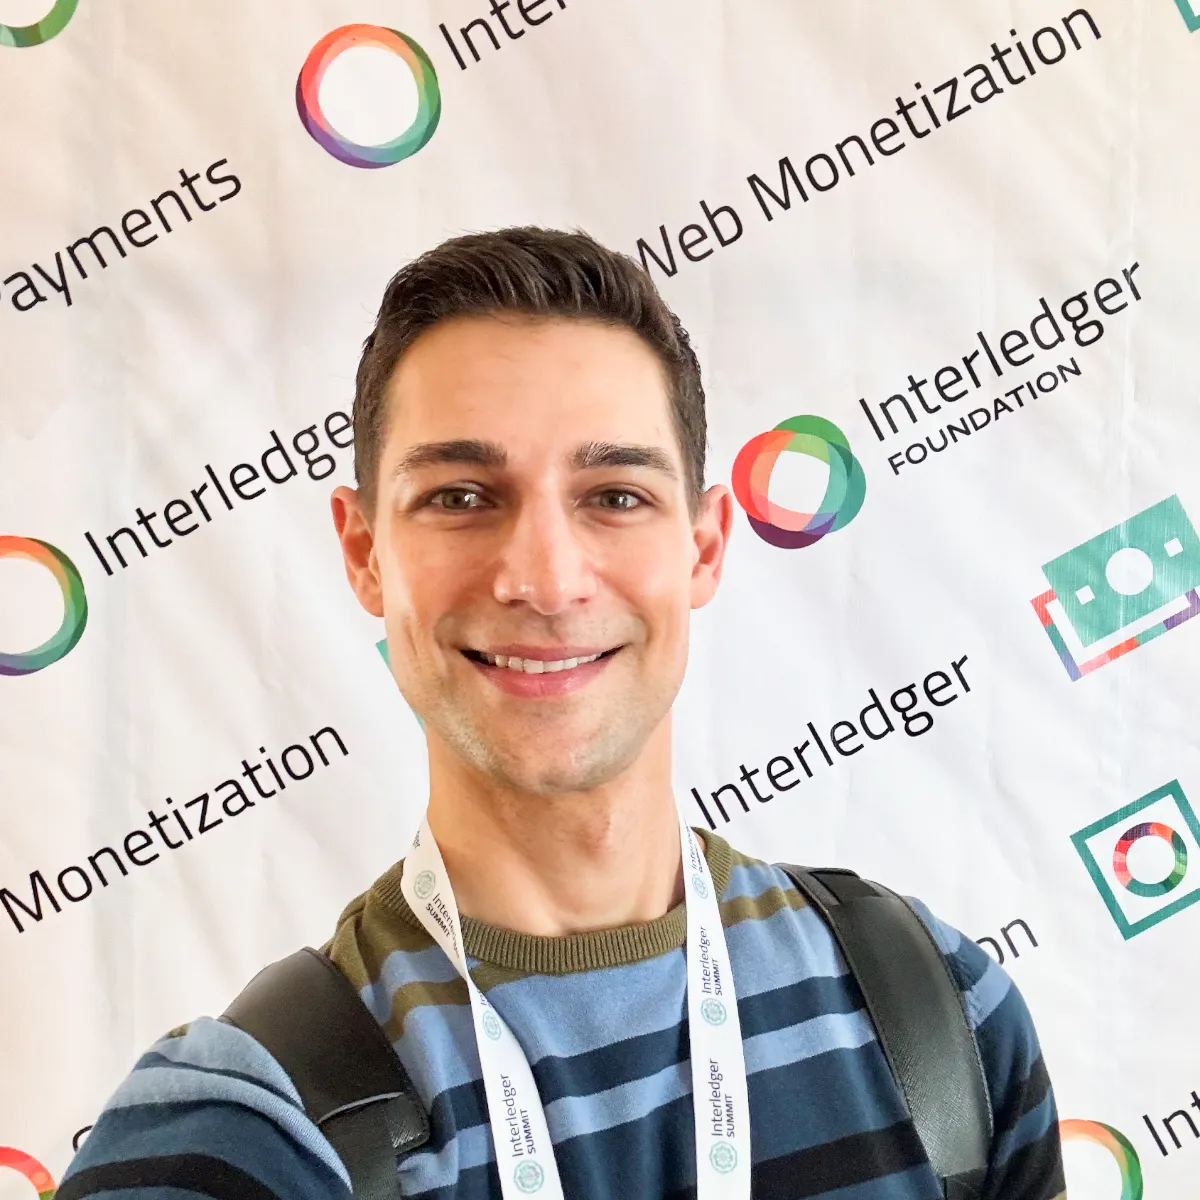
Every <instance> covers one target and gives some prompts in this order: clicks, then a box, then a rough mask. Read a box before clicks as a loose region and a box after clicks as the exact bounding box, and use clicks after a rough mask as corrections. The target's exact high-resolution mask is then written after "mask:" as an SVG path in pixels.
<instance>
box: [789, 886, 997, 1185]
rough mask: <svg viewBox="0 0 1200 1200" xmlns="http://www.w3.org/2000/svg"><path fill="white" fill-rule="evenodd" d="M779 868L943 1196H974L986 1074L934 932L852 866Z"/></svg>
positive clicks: (979, 1175) (986, 1132) (984, 1141)
mask: <svg viewBox="0 0 1200 1200" xmlns="http://www.w3.org/2000/svg"><path fill="white" fill-rule="evenodd" d="M780 867H781V869H782V870H784V871H786V872H787V874H788V876H789V877H790V878H791V879H792V881H793V882H794V883H795V884H796V887H797V888H799V890H800V892H801V894H802V895H804V896H805V897H807V899H808V900H809V902H810V903H811V904H812V905H813V907H814V908H815V909H816V910H817V911H818V912H819V913H820V914H821V916H822V917H824V918H825V921H826V923H827V924H828V925H829V928H830V930H831V931H832V933H833V936H834V938H835V939H836V941H837V943H838V946H839V947H840V948H841V951H842V956H843V957H844V958H845V960H846V965H847V966H848V967H849V968H850V971H851V973H852V974H853V975H854V977H855V979H856V980H857V981H858V986H859V989H860V990H861V991H862V994H863V999H864V1000H865V1002H866V1007H867V1012H868V1013H869V1014H870V1017H871V1020H872V1022H873V1023H874V1025H875V1032H876V1033H877V1034H878V1036H879V1042H880V1045H881V1046H882V1047H883V1053H884V1055H885V1056H886V1058H887V1061H888V1064H889V1065H890V1066H891V1068H892V1073H893V1074H894V1075H895V1076H896V1081H897V1082H898V1083H899V1085H900V1090H901V1091H902V1092H903V1094H904V1099H905V1100H906V1102H907V1104H908V1111H909V1113H910V1114H911V1116H912V1120H913V1125H914V1126H915V1127H916V1131H917V1136H918V1137H919V1138H920V1139H921V1144H922V1145H923V1146H924V1148H925V1153H926V1154H927V1155H928V1157H929V1161H930V1163H932V1164H933V1169H934V1171H935V1172H936V1174H937V1175H938V1176H939V1178H940V1179H941V1180H942V1186H943V1188H944V1190H945V1195H946V1196H947V1197H948V1198H949V1200H972V1198H974V1197H977V1196H979V1195H980V1192H981V1189H982V1187H983V1182H984V1178H985V1176H986V1174H987V1166H988V1154H989V1151H990V1148H991V1142H992V1129H993V1126H992V1110H991V1102H990V1099H989V1097H988V1089H987V1078H986V1076H985V1075H984V1073H983V1063H982V1061H981V1059H980V1057H979V1047H978V1045H977V1044H976V1041H975V1035H974V1033H973V1032H972V1030H971V1027H970V1025H969V1024H968V1023H967V1018H966V1013H965V1012H964V1011H963V1006H962V1000H961V997H960V995H959V990H958V986H957V984H956V983H955V981H954V978H953V976H952V975H951V974H950V968H949V967H948V966H947V964H946V960H945V959H944V958H943V957H942V953H941V951H940V950H939V949H938V946H937V943H936V942H935V941H934V940H933V936H932V935H931V934H930V932H929V930H928V929H927V928H926V926H925V923H924V922H923V921H922V920H921V918H920V917H918V916H917V914H916V913H915V912H914V911H913V909H912V908H911V907H910V905H909V904H908V903H907V902H906V901H905V900H904V899H903V898H902V897H900V896H897V895H896V894H895V893H894V892H891V891H888V889H886V888H884V887H881V886H880V885H879V884H875V883H871V882H870V881H868V880H865V879H861V878H859V876H858V875H856V874H855V873H854V872H853V871H847V870H843V869H840V868H831V869H828V870H810V869H807V868H805V867H795V866H788V865H786V864H783V863H781V864H780Z"/></svg>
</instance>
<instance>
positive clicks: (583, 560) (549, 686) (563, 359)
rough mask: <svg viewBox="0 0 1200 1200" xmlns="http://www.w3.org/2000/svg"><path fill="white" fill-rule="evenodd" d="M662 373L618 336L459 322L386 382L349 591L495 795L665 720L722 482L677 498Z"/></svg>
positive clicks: (542, 785) (353, 531) (562, 788)
mask: <svg viewBox="0 0 1200 1200" xmlns="http://www.w3.org/2000/svg"><path fill="white" fill-rule="evenodd" d="M685 481H686V472H685V469H684V463H683V459H682V455H681V451H680V447H679V444H678V440H677V438H676V436H675V432H674V428H673V425H672V422H671V414H670V404H669V399H668V394H667V386H666V382H665V378H664V374H663V371H662V368H661V366H660V364H659V361H658V359H657V357H656V356H655V354H654V353H653V351H652V350H651V349H650V348H649V347H648V346H646V345H645V344H644V343H643V342H642V341H641V339H640V338H639V337H638V336H637V335H636V334H634V333H633V332H631V331H629V330H627V329H623V328H614V327H610V326H606V325H603V324H600V323H598V322H590V321H581V320H546V321H531V320H525V319H514V318H509V317H505V318H491V317H488V318H460V319H456V320H454V321H449V322H445V323H443V324H441V325H438V326H436V327H434V328H433V329H431V330H430V331H428V332H427V333H425V334H423V335H422V336H421V337H420V338H419V339H418V340H417V341H416V342H415V343H414V344H413V345H412V347H411V348H410V349H409V350H408V351H407V352H406V353H405V354H404V355H403V357H402V358H401V360H400V362H399V363H398V365H397V368H396V371H395V374H394V375H393V378H392V380H391V383H390V385H389V394H388V421H387V435H386V440H385V442H384V445H383V447H382V451H381V455H380V462H379V470H378V487H377V491H376V503H375V507H374V511H373V513H370V514H366V513H361V512H360V511H359V510H358V499H357V494H356V493H354V492H353V491H351V490H350V489H345V488H339V489H338V491H337V492H335V494H334V502H333V503H334V514H335V520H336V522H337V524H338V529H339V534H340V536H341V538H342V543H343V549H344V551H345V556H346V564H347V571H348V574H349V576H350V579H351V582H352V584H353V585H354V587H355V591H356V592H357V594H358V596H359V599H360V601H361V602H362V603H363V605H364V607H366V608H367V609H368V611H370V612H373V613H375V614H376V615H382V616H383V617H384V620H385V626H386V630H387V643H388V653H389V658H390V661H391V666H392V671H393V673H394V675H395V677H396V681H397V683H398V684H399V686H400V689H401V691H402V692H403V694H404V697H405V699H406V700H407V701H408V703H409V704H410V705H411V706H412V708H413V709H414V710H415V711H416V712H417V713H418V715H419V716H420V717H421V718H422V719H423V721H424V723H425V729H426V734H427V736H429V737H430V739H431V742H436V741H438V740H440V741H441V742H442V743H443V744H444V745H445V746H446V747H448V748H449V749H450V750H451V751H453V752H454V753H455V754H457V755H458V756H459V758H461V759H463V760H465V762H466V763H467V764H469V765H470V766H471V767H473V768H474V769H476V770H477V771H479V772H481V773H483V774H484V775H485V776H486V777H488V778H489V779H491V780H492V781H493V782H494V783H496V784H497V785H499V786H502V787H506V788H514V789H517V790H520V791H526V792H533V793H543V794H548V793H560V792H573V791H580V790H585V789H588V788H593V787H596V786H598V785H600V784H602V783H604V782H606V781H608V780H609V779H611V778H613V777H614V776H615V775H617V774H618V773H619V772H621V771H622V770H624V769H625V768H626V767H627V766H629V765H630V764H631V763H632V762H633V761H634V760H635V759H636V758H637V757H638V755H639V754H640V753H641V751H642V750H643V748H644V747H645V746H646V744H647V742H648V741H649V740H650V739H651V738H652V737H653V736H654V735H655V734H656V732H660V733H661V735H663V736H665V734H666V730H667V726H666V717H667V714H668V712H669V709H670V707H671V704H672V701H673V700H674V697H675V694H676V692H677V691H678V689H679V685H680V682H681V680H682V678H683V672H684V666H685V662H686V659H687V644H688V622H689V614H690V611H691V609H693V608H697V607H699V606H701V605H703V604H705V603H707V602H708V600H709V599H711V597H712V595H713V593H714V591H715V589H716V585H717V581H718V579H719V576H720V570H721V561H722V557H723V554H724V548H725V543H726V539H727V537H728V533H729V525H730V522H731V505H730V501H729V496H728V492H727V491H726V489H724V488H719V487H718V488H712V489H710V491H709V492H708V493H707V494H706V495H705V497H704V498H703V500H702V502H701V505H700V508H699V511H698V512H697V513H695V514H693V513H691V512H690V511H689V507H688V497H687V489H686V482H685Z"/></svg>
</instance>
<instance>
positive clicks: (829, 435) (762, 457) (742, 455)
mask: <svg viewBox="0 0 1200 1200" xmlns="http://www.w3.org/2000/svg"><path fill="white" fill-rule="evenodd" d="M781 454H807V455H809V456H810V457H812V458H816V459H819V460H820V461H821V462H823V463H825V464H827V465H828V467H829V481H828V483H827V484H826V485H825V495H824V496H823V497H822V499H821V503H820V505H819V506H818V507H817V511H816V512H811V513H809V512H797V511H796V510H795V509H791V508H785V507H784V506H783V505H782V504H775V503H774V502H773V501H772V500H771V499H770V497H769V495H768V492H769V489H770V486H771V474H772V472H773V471H774V470H775V464H776V463H777V462H778V461H779V456H780V455H781ZM733 494H734V495H735V496H736V497H737V501H738V503H739V504H740V505H741V506H742V508H744V509H745V510H746V516H747V517H748V518H749V520H750V527H751V528H752V529H753V530H754V532H755V533H757V534H758V536H759V537H760V538H762V539H763V541H764V542H770V544H771V545H772V546H779V547H780V548H782V549H784V550H797V549H799V548H801V547H803V546H811V545H812V544H813V543H814V542H818V541H820V540H821V538H823V537H824V536H825V535H826V534H827V533H834V532H836V531H837V530H839V529H844V528H845V527H846V526H847V525H849V524H850V522H851V521H853V520H854V518H855V517H856V516H858V510H859V509H860V508H862V505H863V500H864V498H865V497H866V494H867V481H866V478H865V477H864V475H863V469H862V465H861V464H860V463H859V461H858V459H857V458H855V457H854V455H853V453H852V452H851V450H850V443H849V442H848V441H847V440H846V435H845V434H844V433H843V432H842V431H841V430H840V429H839V428H838V427H837V426H836V425H835V424H834V423H833V422H832V421H827V420H825V418H824V417H814V416H811V415H805V416H799V417H789V418H788V419H787V420H786V421H781V422H780V423H779V424H778V425H776V426H775V428H774V429H771V430H768V431H767V432H766V433H760V434H758V436H757V437H752V438H751V439H750V440H749V441H748V442H747V443H746V444H745V445H744V446H743V447H742V448H741V450H740V451H739V452H738V456H737V458H735V459H734V461H733Z"/></svg>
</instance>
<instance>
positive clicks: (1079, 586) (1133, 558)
mask: <svg viewBox="0 0 1200 1200" xmlns="http://www.w3.org/2000/svg"><path fill="white" fill-rule="evenodd" d="M1042 571H1043V573H1044V574H1045V576H1046V581H1047V583H1049V584H1050V590H1049V591H1047V592H1044V593H1042V595H1040V596H1036V597H1035V598H1034V599H1033V601H1032V604H1033V608H1034V611H1035V612H1036V613H1037V615H1038V619H1039V620H1040V621H1041V623H1042V626H1043V628H1045V630H1046V633H1047V635H1048V636H1049V638H1050V640H1051V642H1052V643H1053V644H1054V648H1055V649H1056V650H1057V651H1058V656H1059V658H1060V659H1062V662H1063V665H1064V666H1065V667H1066V669H1067V674H1068V675H1070V676H1071V678H1072V679H1079V678H1081V677H1082V676H1083V675H1086V674H1088V673H1089V672H1090V671H1094V670H1096V669H1097V668H1098V667H1102V666H1104V665H1105V664H1107V663H1110V662H1112V661H1113V660H1114V659H1116V658H1120V657H1121V655H1123V654H1128V653H1129V651H1130V650H1136V649H1137V648H1138V647H1139V646H1143V645H1145V644H1146V643H1147V642H1149V641H1152V640H1153V639H1154V638H1156V637H1158V636H1160V635H1161V634H1163V633H1167V632H1169V631H1170V630H1172V629H1176V628H1178V626H1180V625H1182V624H1183V623H1184V622H1185V621H1188V620H1190V619H1191V618H1192V617H1195V616H1200V535H1197V533H1196V530H1195V528H1194V526H1193V525H1192V523H1191V521H1190V520H1189V519H1188V515H1187V513H1186V512H1185V511H1184V508H1183V505H1182V503H1180V500H1179V497H1178V496H1168V497H1167V498H1166V499H1165V500H1162V501H1160V502H1159V503H1157V504H1153V505H1151V506H1150V507H1149V508H1147V509H1144V510H1143V511H1142V512H1140V513H1137V514H1135V515H1134V516H1132V517H1130V518H1129V519H1128V520H1126V521H1123V522H1121V524H1120V525H1114V526H1113V527H1112V528H1111V529H1106V530H1105V531H1104V532H1103V533H1100V534H1097V535H1096V536H1095V537H1093V538H1091V539H1089V540H1088V541H1086V542H1084V543H1083V544H1082V545H1079V546H1076V547H1075V548H1074V549H1072V550H1068V551H1067V552H1066V553H1065V554H1060V555H1059V556H1058V557H1057V558H1055V559H1052V560H1051V561H1050V562H1048V563H1046V564H1045V566H1043V568H1042Z"/></svg>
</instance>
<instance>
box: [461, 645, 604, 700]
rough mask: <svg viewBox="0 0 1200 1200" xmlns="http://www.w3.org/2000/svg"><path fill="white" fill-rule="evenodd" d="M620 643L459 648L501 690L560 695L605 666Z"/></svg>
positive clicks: (585, 680)
mask: <svg viewBox="0 0 1200 1200" xmlns="http://www.w3.org/2000/svg"><path fill="white" fill-rule="evenodd" d="M620 649H621V647H620V646H614V647H612V648H611V649H608V650H597V649H595V648H594V647H590V646H553V647H541V646H502V647H499V648H497V649H496V650H474V649H469V650H463V651H462V654H463V656H464V657H465V658H466V659H467V660H468V661H469V662H471V663H473V664H474V665H475V667H476V669H477V670H478V671H480V672H481V673H482V674H483V675H485V676H486V677H487V678H488V679H489V680H490V681H491V682H492V683H494V684H495V685H496V686H497V687H499V688H500V689H501V690H502V691H504V692H507V693H508V694H509V695H512V696H524V697H528V698H536V697H550V696H561V695H565V694H566V693H568V692H573V691H576V690H577V689H579V688H581V687H585V686H586V685H587V684H588V683H590V682H591V681H592V680H593V679H595V678H596V676H597V675H599V674H600V673H601V672H602V671H603V670H604V668H605V667H607V666H608V664H609V662H610V661H611V660H612V658H613V657H614V656H615V655H616V654H617V653H618V652H619V651H620Z"/></svg>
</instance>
